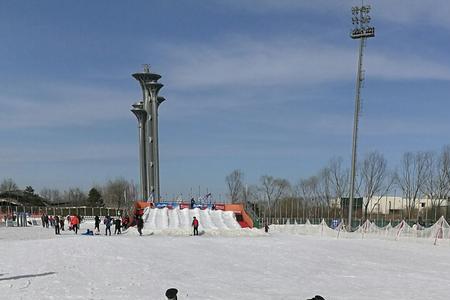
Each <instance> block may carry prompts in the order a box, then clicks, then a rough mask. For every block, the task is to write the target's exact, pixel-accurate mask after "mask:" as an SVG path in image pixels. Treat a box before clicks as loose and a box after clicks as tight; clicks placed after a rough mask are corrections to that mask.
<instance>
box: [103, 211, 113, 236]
mask: <svg viewBox="0 0 450 300" xmlns="http://www.w3.org/2000/svg"><path fill="white" fill-rule="evenodd" d="M103 224H105V225H106V230H105V235H108V231H109V235H111V218H110V217H109V216H105V219H104V220H103Z"/></svg>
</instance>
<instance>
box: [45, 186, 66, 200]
mask: <svg viewBox="0 0 450 300" xmlns="http://www.w3.org/2000/svg"><path fill="white" fill-rule="evenodd" d="M39 195H40V196H41V197H42V198H44V199H46V200H48V201H49V202H61V200H62V197H61V193H60V192H59V190H57V189H50V188H46V187H44V188H42V189H41V191H40V192H39Z"/></svg>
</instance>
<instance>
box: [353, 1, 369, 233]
mask: <svg viewBox="0 0 450 300" xmlns="http://www.w3.org/2000/svg"><path fill="white" fill-rule="evenodd" d="M369 12H370V5H362V6H354V7H352V15H353V16H352V23H353V25H354V28H353V30H352V31H351V33H350V37H351V38H352V39H359V57H358V71H357V74H356V95H355V113H354V119H353V141H352V167H351V174H350V196H349V199H348V200H349V201H348V226H349V230H351V227H352V205H353V197H354V192H355V176H356V148H357V141H358V122H359V113H360V109H361V99H360V96H361V84H362V82H363V80H364V72H363V70H362V62H363V52H364V47H365V44H366V39H367V38H370V37H374V36H375V27H372V26H370V25H369V23H370V16H369Z"/></svg>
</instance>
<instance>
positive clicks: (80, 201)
mask: <svg viewBox="0 0 450 300" xmlns="http://www.w3.org/2000/svg"><path fill="white" fill-rule="evenodd" d="M61 200H62V201H63V202H65V203H70V204H71V205H73V206H80V205H86V200H87V196H86V194H85V193H84V192H83V191H82V190H81V189H80V188H78V187H74V188H69V190H67V191H64V193H63V195H62V197H61ZM53 201H56V199H54V200H53Z"/></svg>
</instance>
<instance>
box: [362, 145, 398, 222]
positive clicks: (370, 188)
mask: <svg viewBox="0 0 450 300" xmlns="http://www.w3.org/2000/svg"><path fill="white" fill-rule="evenodd" d="M360 169H361V170H360V173H361V181H362V191H363V195H362V196H363V207H364V218H365V219H366V220H367V215H368V210H369V205H371V204H372V205H371V207H370V213H372V211H373V210H374V208H375V207H376V206H377V205H378V204H379V202H380V200H381V199H382V198H383V197H384V196H385V195H386V194H387V193H388V192H389V190H390V188H391V186H392V184H393V176H390V175H389V171H388V169H387V161H386V159H385V158H384V156H383V155H382V154H380V153H378V152H370V153H369V154H367V155H366V157H365V158H364V160H363V161H362V164H361V168H360ZM374 198H375V199H374ZM372 200H375V201H372Z"/></svg>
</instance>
